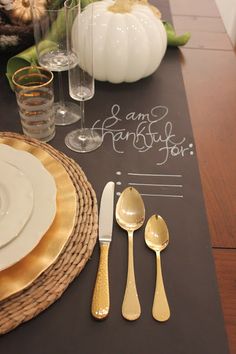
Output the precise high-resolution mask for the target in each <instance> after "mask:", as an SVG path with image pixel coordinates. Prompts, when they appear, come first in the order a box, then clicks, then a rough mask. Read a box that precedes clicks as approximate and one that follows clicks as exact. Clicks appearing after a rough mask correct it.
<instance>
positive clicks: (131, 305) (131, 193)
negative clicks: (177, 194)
mask: <svg viewBox="0 0 236 354" xmlns="http://www.w3.org/2000/svg"><path fill="white" fill-rule="evenodd" d="M144 220H145V207H144V203H143V200H142V197H141V195H140V194H139V192H138V191H137V190H136V189H135V188H133V187H128V188H126V189H125V190H124V191H123V192H122V193H121V195H120V197H119V199H118V202H117V205H116V221H117V223H118V224H119V225H120V227H121V228H122V229H124V230H126V231H127V233H128V242H129V243H128V245H129V246H128V273H127V282H126V289H125V295H124V300H123V304H122V315H123V317H124V318H126V319H127V320H129V321H134V320H136V319H137V318H139V316H140V315H141V307H140V302H139V298H138V293H137V288H136V282H135V275H134V258H133V232H134V231H135V230H137V229H139V228H140V227H141V226H142V225H143V223H144Z"/></svg>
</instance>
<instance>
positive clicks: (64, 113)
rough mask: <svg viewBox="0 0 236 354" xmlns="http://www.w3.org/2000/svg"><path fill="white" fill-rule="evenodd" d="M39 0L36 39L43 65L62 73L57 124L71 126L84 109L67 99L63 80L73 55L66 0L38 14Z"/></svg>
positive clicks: (60, 75)
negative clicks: (69, 53) (67, 25)
mask: <svg viewBox="0 0 236 354" xmlns="http://www.w3.org/2000/svg"><path fill="white" fill-rule="evenodd" d="M35 8H37V0H32V1H31V11H32V18H33V27H34V39H35V44H36V51H37V56H38V62H39V64H40V65H41V66H42V67H44V68H46V69H48V70H50V71H56V72H58V82H59V102H57V103H55V106H54V108H55V124H56V125H68V124H72V123H74V122H76V121H77V120H78V119H79V118H80V110H79V107H78V106H77V105H75V104H74V103H72V102H66V101H65V98H64V89H63V81H62V71H66V70H68V65H69V63H71V62H73V59H74V58H73V56H69V55H67V46H66V25H65V17H66V14H65V12H66V11H65V7H64V2H62V1H55V2H53V3H52V5H51V7H50V8H47V9H45V11H44V14H43V15H42V16H41V17H37V16H36V15H35V14H37V11H35Z"/></svg>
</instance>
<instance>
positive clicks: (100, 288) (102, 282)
mask: <svg viewBox="0 0 236 354" xmlns="http://www.w3.org/2000/svg"><path fill="white" fill-rule="evenodd" d="M114 191H115V183H114V182H108V183H107V184H106V185H105V187H104V190H103V193H102V198H101V203H100V212H99V244H100V259H99V266H98V272H97V277H96V282H95V287H94V292H93V299H92V306H91V313H92V315H93V317H95V318H96V319H99V320H102V319H104V318H106V317H107V315H108V313H109V309H110V291H109V275H108V254H109V247H110V243H111V240H112V228H113V215H114Z"/></svg>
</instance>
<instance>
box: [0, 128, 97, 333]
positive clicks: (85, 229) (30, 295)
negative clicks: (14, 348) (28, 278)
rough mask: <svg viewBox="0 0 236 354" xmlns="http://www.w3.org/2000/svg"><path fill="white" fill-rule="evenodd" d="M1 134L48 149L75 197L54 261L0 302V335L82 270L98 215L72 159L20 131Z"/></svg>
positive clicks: (31, 314)
mask: <svg viewBox="0 0 236 354" xmlns="http://www.w3.org/2000/svg"><path fill="white" fill-rule="evenodd" d="M0 137H9V138H17V139H19V140H24V141H25V142H27V143H28V144H31V145H34V146H37V147H40V148H41V149H43V150H45V151H47V152H48V153H49V154H50V155H51V156H53V157H54V158H55V159H57V160H58V161H59V162H60V163H61V164H62V165H63V166H64V168H65V169H66V171H67V172H68V174H69V176H70V178H71V180H72V181H73V184H74V186H75V189H76V193H77V199H78V208H77V213H76V222H75V226H74V229H73V231H72V233H71V235H70V238H69V240H68V242H67V243H66V245H65V247H64V249H63V251H62V253H61V254H60V256H59V257H58V258H57V260H56V262H55V263H53V264H52V265H51V266H50V267H49V268H48V269H47V270H46V271H45V272H44V273H42V274H41V275H40V276H39V277H38V278H37V279H36V280H35V281H34V282H33V283H32V284H31V285H30V286H29V287H28V288H26V289H24V290H22V291H20V292H19V293H17V294H15V295H13V296H11V297H9V298H8V299H5V300H3V301H1V302H0V334H4V333H6V332H9V331H11V330H12V329H14V328H15V327H17V326H18V325H20V324H21V323H23V322H26V321H28V320H30V319H32V318H33V317H35V316H37V315H38V314H39V313H40V312H42V311H43V310H45V309H46V308H47V307H49V306H50V305H51V304H53V303H54V302H55V301H56V300H57V299H58V298H59V297H60V296H61V295H62V294H63V292H64V291H65V290H66V288H67V287H68V285H69V284H70V283H71V282H72V281H73V279H74V278H75V277H76V276H77V275H78V274H79V273H80V272H81V270H82V269H83V268H84V266H85V264H86V262H87V261H88V259H89V257H90V256H91V254H92V251H93V248H94V245H95V243H96V238H97V227H98V214H97V200H96V195H95V192H94V190H93V188H92V187H91V185H90V183H89V182H88V180H87V178H86V176H85V174H84V172H83V171H82V169H81V168H80V167H79V166H78V164H77V163H76V162H75V161H74V160H72V159H70V158H68V157H67V156H66V155H64V154H63V153H61V152H59V151H57V150H56V149H54V148H53V147H51V146H50V145H48V144H45V143H41V142H38V141H37V140H34V139H30V138H26V137H25V136H22V135H19V134H15V133H8V132H7V133H5V132H4V133H0Z"/></svg>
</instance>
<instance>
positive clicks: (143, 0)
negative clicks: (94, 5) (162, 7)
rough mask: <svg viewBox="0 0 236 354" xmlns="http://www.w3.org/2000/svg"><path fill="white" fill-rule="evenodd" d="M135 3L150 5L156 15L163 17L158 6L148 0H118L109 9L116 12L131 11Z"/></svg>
mask: <svg viewBox="0 0 236 354" xmlns="http://www.w3.org/2000/svg"><path fill="white" fill-rule="evenodd" d="M133 5H144V6H148V7H149V8H150V9H151V10H152V12H153V13H154V15H156V16H157V17H158V18H161V13H160V11H159V10H158V8H156V7H155V6H153V5H151V4H149V2H148V0H116V1H115V3H114V5H111V6H109V7H108V10H109V11H112V12H115V13H126V12H131V10H132V7H133Z"/></svg>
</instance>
